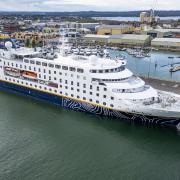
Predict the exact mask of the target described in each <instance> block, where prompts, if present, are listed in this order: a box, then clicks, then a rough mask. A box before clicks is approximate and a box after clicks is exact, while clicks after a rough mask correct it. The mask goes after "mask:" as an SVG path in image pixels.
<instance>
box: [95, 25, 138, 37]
mask: <svg viewBox="0 0 180 180" xmlns="http://www.w3.org/2000/svg"><path fill="white" fill-rule="evenodd" d="M134 30H135V27H134V26H132V25H127V24H121V25H101V26H97V27H96V32H97V34H98V35H119V34H127V33H132V32H134Z"/></svg>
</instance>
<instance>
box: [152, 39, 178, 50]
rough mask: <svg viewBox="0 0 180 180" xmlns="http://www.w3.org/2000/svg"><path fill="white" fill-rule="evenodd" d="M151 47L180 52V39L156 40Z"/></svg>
mask: <svg viewBox="0 0 180 180" xmlns="http://www.w3.org/2000/svg"><path fill="white" fill-rule="evenodd" d="M151 45H152V46H153V47H156V48H158V49H162V50H172V51H179V50H180V38H155V39H153V40H152V42H151Z"/></svg>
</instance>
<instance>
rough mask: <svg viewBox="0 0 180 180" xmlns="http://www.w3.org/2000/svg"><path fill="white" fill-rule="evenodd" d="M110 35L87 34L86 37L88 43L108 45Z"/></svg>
mask: <svg viewBox="0 0 180 180" xmlns="http://www.w3.org/2000/svg"><path fill="white" fill-rule="evenodd" d="M109 37H110V36H109V35H96V34H87V35H85V36H84V40H85V41H86V42H98V43H102V44H107V43H108V39H109Z"/></svg>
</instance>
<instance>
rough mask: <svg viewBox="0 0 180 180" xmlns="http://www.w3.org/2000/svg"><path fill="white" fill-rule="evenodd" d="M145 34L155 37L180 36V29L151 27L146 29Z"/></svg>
mask: <svg viewBox="0 0 180 180" xmlns="http://www.w3.org/2000/svg"><path fill="white" fill-rule="evenodd" d="M143 34H146V35H150V36H151V37H153V38H166V37H180V29H149V30H144V31H143Z"/></svg>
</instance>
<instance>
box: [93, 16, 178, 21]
mask: <svg viewBox="0 0 180 180" xmlns="http://www.w3.org/2000/svg"><path fill="white" fill-rule="evenodd" d="M93 18H94V19H97V20H114V21H140V18H139V17H93ZM160 19H161V20H178V19H180V17H179V16H171V17H160Z"/></svg>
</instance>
